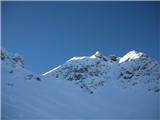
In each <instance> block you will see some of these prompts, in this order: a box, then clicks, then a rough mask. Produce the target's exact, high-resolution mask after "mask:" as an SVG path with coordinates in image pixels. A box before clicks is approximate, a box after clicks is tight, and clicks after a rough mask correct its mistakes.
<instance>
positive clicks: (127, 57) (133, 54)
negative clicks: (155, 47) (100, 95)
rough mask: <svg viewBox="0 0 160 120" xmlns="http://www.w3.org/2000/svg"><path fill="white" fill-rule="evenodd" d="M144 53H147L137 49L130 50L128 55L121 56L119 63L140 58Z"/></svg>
mask: <svg viewBox="0 0 160 120" xmlns="http://www.w3.org/2000/svg"><path fill="white" fill-rule="evenodd" d="M143 55H146V54H145V53H142V52H138V51H136V50H132V51H130V52H128V53H127V54H126V55H124V56H123V57H121V58H120V61H119V63H123V62H126V61H131V60H134V59H138V58H140V57H142V56H143Z"/></svg>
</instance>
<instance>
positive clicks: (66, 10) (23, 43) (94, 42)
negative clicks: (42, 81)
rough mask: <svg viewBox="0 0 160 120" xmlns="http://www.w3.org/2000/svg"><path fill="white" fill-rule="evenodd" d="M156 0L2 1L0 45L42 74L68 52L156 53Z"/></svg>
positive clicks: (159, 15) (159, 11)
mask: <svg viewBox="0 0 160 120" xmlns="http://www.w3.org/2000/svg"><path fill="white" fill-rule="evenodd" d="M159 7H160V2H2V47H4V48H5V49H7V50H8V51H11V52H17V53H20V54H22V55H23V56H24V58H25V63H26V66H27V68H28V69H30V70H31V71H33V72H35V73H38V74H42V73H44V72H47V71H48V70H50V69H52V68H54V67H56V66H58V65H60V64H62V63H64V62H65V61H66V60H68V59H70V58H71V57H73V56H83V55H86V56H87V55H92V54H94V52H96V51H97V50H99V51H101V52H102V53H104V54H105V55H109V54H112V53H114V54H117V55H118V56H122V55H124V54H125V53H127V52H128V51H130V50H133V49H134V50H138V51H142V52H145V53H147V54H149V55H150V56H152V57H154V58H156V59H159V58H158V55H159V54H158V53H159V46H158V45H159V44H160V43H159V38H160V34H159V32H160V31H159V28H160V23H159V21H160V9H159Z"/></svg>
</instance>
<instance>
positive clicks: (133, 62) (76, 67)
mask: <svg viewBox="0 0 160 120" xmlns="http://www.w3.org/2000/svg"><path fill="white" fill-rule="evenodd" d="M43 75H44V76H46V77H47V76H50V77H51V76H52V77H53V78H59V79H64V80H68V81H73V82H74V84H76V85H78V86H79V87H80V88H82V89H83V90H84V91H88V92H90V93H94V91H95V90H96V89H97V88H99V87H101V86H104V85H105V84H106V85H107V84H108V83H109V82H115V81H116V83H117V84H119V85H120V86H122V87H123V88H127V87H131V86H140V87H142V86H143V87H145V89H146V90H148V91H155V92H158V91H160V87H159V81H160V65H159V63H158V62H157V61H155V60H154V59H152V58H150V57H149V56H147V55H146V54H144V53H142V52H137V51H131V52H129V53H127V54H126V55H124V56H123V57H116V56H115V55H112V56H109V57H106V56H104V55H102V54H101V53H100V52H96V53H95V54H94V55H92V56H90V57H87V56H84V57H73V58H71V59H70V60H68V61H67V62H65V63H64V64H63V65H61V66H58V67H57V68H56V69H53V70H51V71H49V72H47V73H45V74H43Z"/></svg>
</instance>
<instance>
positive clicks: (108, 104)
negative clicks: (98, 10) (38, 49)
mask: <svg viewBox="0 0 160 120" xmlns="http://www.w3.org/2000/svg"><path fill="white" fill-rule="evenodd" d="M1 70H2V72H1V75H2V76H1V81H2V82H1V84H2V88H1V89H2V119H4V120H12V119H15V120H16V119H21V120H23V119H24V120H26V119H27V120H35V119H44V120H46V119H52V120H57V119H79V120H84V119H86V120H87V119H104V120H113V119H127V120H129V119H131V118H135V119H139V120H145V119H155V120H158V119H159V107H160V106H159V105H160V104H159V101H158V100H159V93H160V92H159V91H160V86H159V82H160V64H159V63H158V62H157V61H156V60H155V59H152V58H151V57H149V56H148V55H146V54H145V53H142V52H137V51H130V52H129V53H127V54H126V55H124V56H123V57H117V56H116V55H111V56H105V55H103V54H102V53H100V52H96V53H95V54H93V55H91V56H83V57H73V58H71V59H69V60H68V61H66V62H65V63H64V64H62V65H60V66H58V67H56V68H54V69H52V70H50V71H48V72H46V73H44V74H43V75H37V74H35V73H33V72H31V71H29V70H27V69H26V67H25V63H24V58H23V57H22V56H21V55H19V54H13V53H10V52H7V51H6V50H4V49H1ZM141 118H142V119H141Z"/></svg>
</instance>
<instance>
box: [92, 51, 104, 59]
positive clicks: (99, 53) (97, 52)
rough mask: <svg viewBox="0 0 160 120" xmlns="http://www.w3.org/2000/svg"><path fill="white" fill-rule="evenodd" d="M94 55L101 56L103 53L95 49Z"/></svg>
mask: <svg viewBox="0 0 160 120" xmlns="http://www.w3.org/2000/svg"><path fill="white" fill-rule="evenodd" d="M94 56H96V57H100V58H102V57H103V54H102V53H101V52H100V51H96V53H95V54H94Z"/></svg>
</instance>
